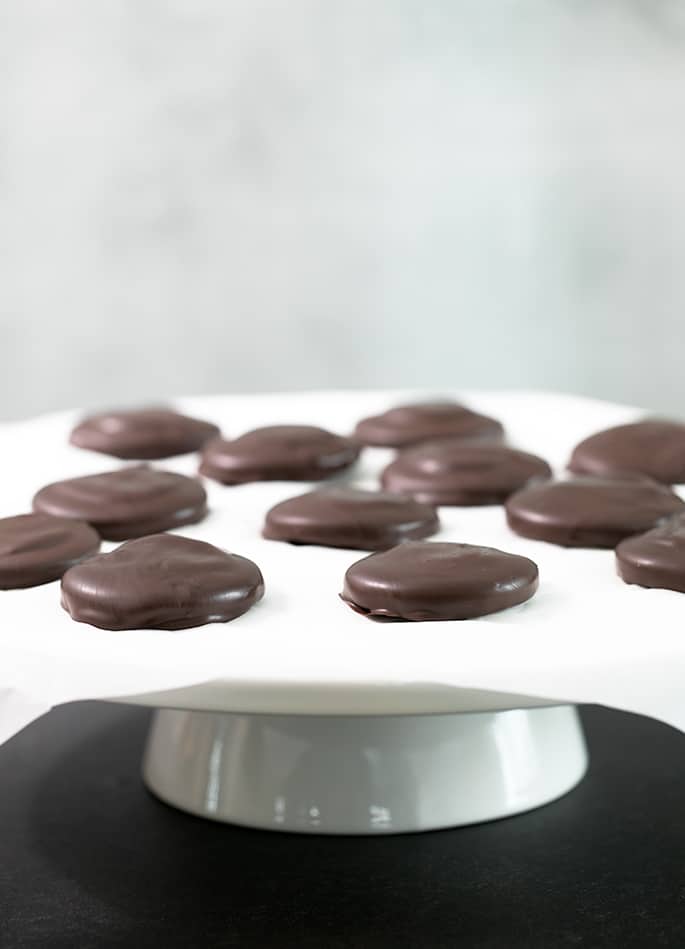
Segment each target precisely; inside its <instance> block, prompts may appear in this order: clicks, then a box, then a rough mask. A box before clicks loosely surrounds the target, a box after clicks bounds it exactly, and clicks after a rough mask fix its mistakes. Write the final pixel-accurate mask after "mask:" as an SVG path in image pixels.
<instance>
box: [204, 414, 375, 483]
mask: <svg viewBox="0 0 685 949" xmlns="http://www.w3.org/2000/svg"><path fill="white" fill-rule="evenodd" d="M358 456H359V447H358V446H357V445H355V444H354V442H352V441H351V439H349V438H343V437H342V435H334V434H333V433H332V432H327V431H326V430H325V429H323V428H316V427H315V426H313V425H271V426H269V427H267V428H256V429H254V430H253V431H251V432H247V433H246V434H245V435H241V436H240V438H235V439H233V440H232V441H227V440H226V439H224V438H215V439H214V440H213V441H211V442H209V444H208V445H206V447H205V450H204V452H203V454H202V462H201V464H200V474H203V475H206V476H207V477H208V478H214V480H215V481H220V482H221V483H222V484H244V483H245V482H248V481H320V480H321V479H322V478H329V477H330V476H331V475H334V474H335V473H336V472H338V471H342V470H343V469H344V468H348V467H349V466H350V465H351V464H352V463H353V462H354V461H356V459H357V457H358Z"/></svg>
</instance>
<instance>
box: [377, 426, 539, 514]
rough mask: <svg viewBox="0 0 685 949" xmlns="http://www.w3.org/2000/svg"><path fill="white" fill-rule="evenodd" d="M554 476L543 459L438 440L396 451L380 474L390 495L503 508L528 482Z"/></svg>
mask: <svg viewBox="0 0 685 949" xmlns="http://www.w3.org/2000/svg"><path fill="white" fill-rule="evenodd" d="M551 476H552V470H551V468H550V467H549V465H548V464H547V462H546V461H543V460H542V458H538V457H537V456H536V455H529V454H528V453H527V452H525V451H517V450H516V449H515V448H507V447H506V446H505V445H500V444H497V443H492V444H488V443H483V442H472V441H464V440H463V439H454V438H441V439H440V440H439V441H434V442H424V443H422V444H421V445H419V446H418V447H416V448H409V449H407V450H406V451H402V452H400V453H399V455H398V456H397V458H396V459H395V461H393V462H391V464H389V465H388V467H387V468H386V469H385V470H384V471H383V473H382V475H381V484H382V485H383V487H384V488H385V489H386V490H388V491H397V492H401V493H403V494H410V495H411V496H412V497H414V498H416V499H417V500H418V501H425V502H426V503H428V504H437V505H440V504H443V505H459V506H468V505H476V504H501V503H502V502H503V501H505V500H506V499H507V498H508V497H509V495H510V494H513V492H514V491H518V490H520V489H521V488H522V487H524V486H525V485H527V484H528V483H530V482H531V481H542V480H546V479H547V478H550V477H551Z"/></svg>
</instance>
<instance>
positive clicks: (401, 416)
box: [354, 402, 504, 448]
mask: <svg viewBox="0 0 685 949" xmlns="http://www.w3.org/2000/svg"><path fill="white" fill-rule="evenodd" d="M503 434H504V429H503V428H502V425H501V423H500V422H498V421H497V420H496V419H494V418H489V417H488V416H487V415H479V414H478V412H472V411H471V409H467V408H466V407H465V406H463V405H459V404H458V403H457V402H417V403H416V404H412V405H398V406H396V407H395V408H393V409H388V411H387V412H383V414H382V415H372V416H370V417H369V418H365V419H362V420H361V422H358V423H357V427H356V429H355V432H354V437H355V439H356V440H357V441H358V442H359V443H360V444H362V445H376V446H378V447H379V448H405V447H407V446H409V445H416V444H418V443H419V442H425V441H429V440H431V439H434V438H449V437H452V438H485V439H500V438H502V435H503Z"/></svg>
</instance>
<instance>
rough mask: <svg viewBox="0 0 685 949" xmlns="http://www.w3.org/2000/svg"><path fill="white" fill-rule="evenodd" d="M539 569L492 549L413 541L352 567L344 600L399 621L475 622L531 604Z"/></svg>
mask: <svg viewBox="0 0 685 949" xmlns="http://www.w3.org/2000/svg"><path fill="white" fill-rule="evenodd" d="M537 588H538V568H537V566H536V565H535V564H534V563H533V561H532V560H528V558H527V557H519V556H517V555H516V554H507V553H504V552H503V551H501V550H495V549H494V548H492V547H475V546H473V545H472V544H447V543H433V542H426V541H423V542H422V541H410V542H409V543H406V544H401V545H400V546H399V547H393V548H392V550H387V551H384V552H382V553H378V554H371V556H370V557H365V558H364V559H363V560H359V561H357V563H355V564H352V566H351V567H350V568H349V570H348V571H347V573H346V574H345V585H344V589H343V592H342V594H341V596H342V599H343V600H344V601H345V602H346V603H347V604H348V606H351V607H352V609H353V610H356V611H357V612H358V613H363V614H364V615H366V616H372V617H377V618H383V619H395V620H417V621H421V620H448V619H473V618H474V617H476V616H485V615H487V614H488V613H496V612H498V611H499V610H505V609H507V608H508V607H510V606H516V605H517V604H518V603H523V602H524V601H525V600H529V599H530V598H531V597H532V596H533V594H534V593H535V591H536V590H537Z"/></svg>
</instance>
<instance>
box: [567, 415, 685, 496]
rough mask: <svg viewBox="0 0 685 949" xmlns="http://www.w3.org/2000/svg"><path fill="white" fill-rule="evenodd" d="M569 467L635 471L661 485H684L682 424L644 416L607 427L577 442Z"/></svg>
mask: <svg viewBox="0 0 685 949" xmlns="http://www.w3.org/2000/svg"><path fill="white" fill-rule="evenodd" d="M568 467H569V469H570V470H571V471H574V472H576V473H578V474H597V475H606V474H611V473H612V472H620V471H634V472H637V473H638V474H643V475H647V477H649V478H653V479H654V480H655V481H661V482H662V483H663V484H683V483H685V425H683V424H681V423H680V422H669V421H666V420H662V419H646V420H644V421H642V422H633V423H632V424H631V425H618V426H616V427H615V428H607V429H606V430H605V431H603V432H597V434H595V435H591V436H590V438H586V439H585V441H582V442H580V444H579V445H576V447H575V448H574V450H573V454H572V455H571V460H570V461H569V464H568Z"/></svg>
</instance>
